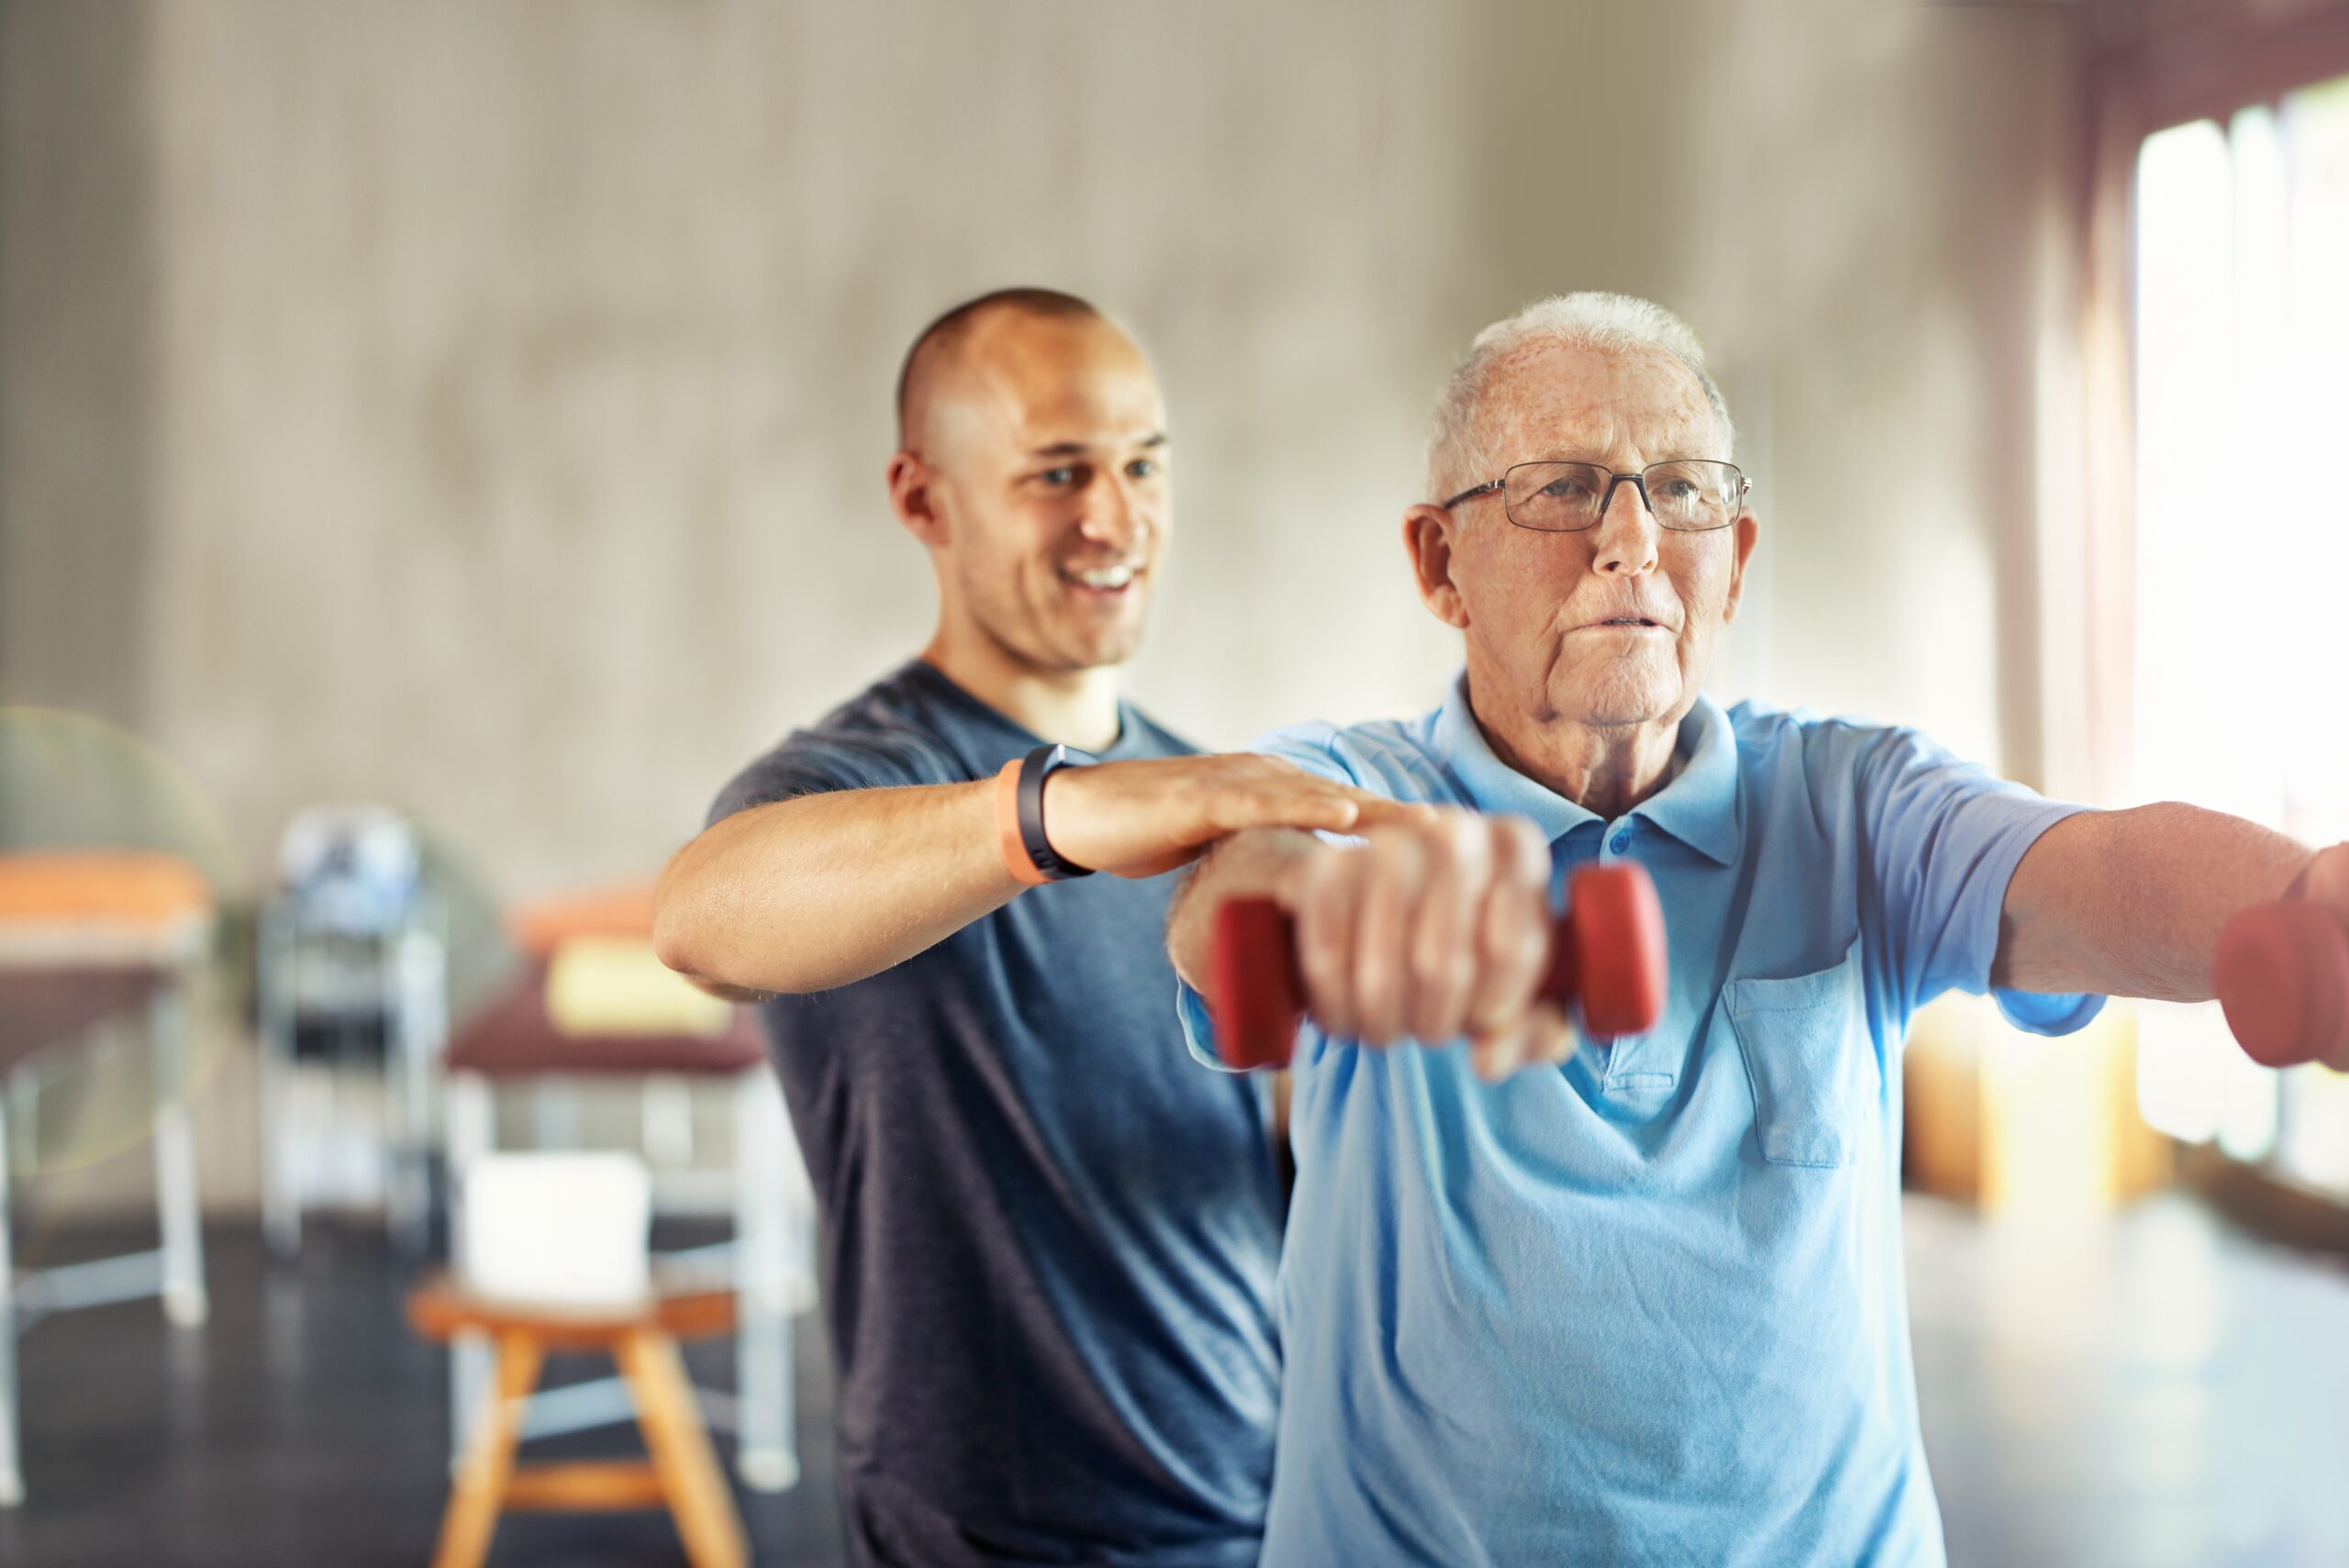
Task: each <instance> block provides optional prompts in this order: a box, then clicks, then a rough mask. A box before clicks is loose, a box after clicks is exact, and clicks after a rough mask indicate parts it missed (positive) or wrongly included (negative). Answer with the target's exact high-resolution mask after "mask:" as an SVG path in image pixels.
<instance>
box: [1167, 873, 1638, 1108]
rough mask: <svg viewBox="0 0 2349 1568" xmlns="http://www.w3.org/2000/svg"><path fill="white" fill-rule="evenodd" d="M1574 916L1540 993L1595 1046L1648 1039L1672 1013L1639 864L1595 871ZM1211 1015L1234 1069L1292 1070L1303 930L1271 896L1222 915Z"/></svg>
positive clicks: (1220, 1048) (1577, 892)
mask: <svg viewBox="0 0 2349 1568" xmlns="http://www.w3.org/2000/svg"><path fill="white" fill-rule="evenodd" d="M1568 896H1569V904H1570V906H1571V913H1569V914H1567V915H1565V916H1564V917H1561V918H1560V919H1559V921H1558V923H1557V926H1556V927H1555V929H1553V931H1552V932H1551V935H1550V970H1549V973H1547V974H1545V975H1543V976H1542V988H1541V992H1540V995H1542V997H1544V998H1546V999H1547V1000H1549V1001H1552V1002H1555V1003H1556V1004H1557V1005H1558V1006H1561V1007H1568V1006H1574V1005H1575V1004H1577V1003H1578V1004H1580V1007H1581V1014H1582V1016H1581V1018H1580V1019H1579V1020H1578V1021H1579V1022H1580V1023H1581V1026H1582V1032H1583V1033H1584V1034H1585V1035H1586V1036H1587V1037H1588V1038H1590V1039H1593V1040H1612V1039H1614V1038H1615V1037H1616V1036H1618V1035H1626V1034H1642V1033H1645V1032H1646V1031H1647V1030H1649V1029H1653V1028H1654V1027H1655V1021H1656V1019H1657V1018H1660V1017H1662V1016H1663V1013H1664V911H1663V909H1662V908H1661V907H1660V906H1658V905H1657V904H1656V898H1655V884H1653V883H1651V882H1650V881H1649V880H1648V873H1646V872H1644V871H1642V870H1641V869H1640V868H1639V867H1638V866H1636V865H1631V864H1620V865H1611V866H1591V867H1588V868H1586V869H1585V870H1583V871H1578V872H1576V873H1575V874H1574V876H1573V878H1572V880H1571V881H1570V882H1569V884H1568ZM1208 1012H1209V1014H1210V1015H1211V1016H1212V1017H1213V1018H1214V1020H1215V1039H1216V1054H1217V1056H1218V1057H1219V1059H1220V1060H1221V1061H1222V1062H1223V1064H1224V1065H1225V1066H1227V1067H1241V1068H1256V1067H1286V1066H1287V1065H1288V1056H1289V1051H1290V1049H1291V1048H1292V1047H1293V1046H1294V1045H1295V1044H1296V1042H1297V1021H1298V1020H1299V1019H1300V1018H1303V1017H1304V1015H1305V982H1304V979H1303V977H1302V976H1301V975H1300V974H1299V973H1297V929H1296V927H1295V926H1294V925H1292V924H1291V922H1290V920H1289V917H1288V912H1287V911H1286V910H1285V909H1283V908H1282V907H1281V906H1279V905H1277V904H1275V903H1274V902H1273V901H1272V900H1271V899H1269V898H1235V899H1232V900H1231V901H1230V903H1228V904H1226V905H1225V906H1223V907H1222V908H1220V909H1219V910H1217V911H1216V918H1215V931H1214V934H1213V938H1212V940H1211V942H1210V946H1209V951H1208Z"/></svg>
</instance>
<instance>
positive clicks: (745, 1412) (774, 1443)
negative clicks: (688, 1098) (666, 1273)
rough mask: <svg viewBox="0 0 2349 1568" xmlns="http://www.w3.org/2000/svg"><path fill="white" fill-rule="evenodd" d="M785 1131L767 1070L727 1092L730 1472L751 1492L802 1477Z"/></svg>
mask: <svg viewBox="0 0 2349 1568" xmlns="http://www.w3.org/2000/svg"><path fill="white" fill-rule="evenodd" d="M790 1150H791V1124H790V1123H789V1122H788V1121H786V1120H785V1118H784V1111H783V1090H782V1087H781V1085H780V1084H777V1083H776V1081H775V1077H774V1073H771V1072H769V1071H768V1070H767V1069H765V1068H764V1067H761V1068H759V1069H758V1070H757V1071H755V1072H751V1073H743V1074H742V1075H741V1076H740V1078H739V1079H737V1080H736V1081H735V1084H734V1289H735V1296H736V1301H737V1304H738V1306H737V1321H736V1324H735V1329H734V1345H735V1349H734V1444H735V1447H734V1468H735V1472H736V1473H738V1474H740V1476H741V1478H742V1485H745V1486H748V1487H750V1488H751V1490H752V1491H754V1492H781V1491H785V1490H787V1489H788V1488H789V1487H791V1486H792V1485H794V1484H796V1482H797V1481H798V1479H799V1453H798V1448H797V1443H796V1427H797V1425H798V1422H797V1419H796V1414H795V1412H794V1409H793V1389H792V1371H793V1368H792V1360H791V1357H792V1346H791V1327H792V1326H791V1307H792V1302H791V1292H792V1285H793V1279H792V1270H793V1268H794V1267H795V1265H796V1263H797V1262H798V1260H797V1259H796V1258H794V1257H793V1256H792V1255H791V1232H792V1225H791V1218H790V1214H789V1212H788V1207H787V1206H788V1204H789V1201H790V1196H789V1176H788V1173H787V1172H786V1170H785V1163H784V1162H785V1160H787V1159H788V1158H789V1157H790Z"/></svg>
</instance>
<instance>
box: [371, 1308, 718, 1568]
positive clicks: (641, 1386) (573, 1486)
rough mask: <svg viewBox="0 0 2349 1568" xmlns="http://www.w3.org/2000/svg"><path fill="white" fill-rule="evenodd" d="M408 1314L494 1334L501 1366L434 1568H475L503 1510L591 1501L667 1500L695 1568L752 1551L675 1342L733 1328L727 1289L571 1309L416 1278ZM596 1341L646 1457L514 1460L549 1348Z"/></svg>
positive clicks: (478, 1421) (425, 1326) (424, 1326)
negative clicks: (619, 1385)
mask: <svg viewBox="0 0 2349 1568" xmlns="http://www.w3.org/2000/svg"><path fill="white" fill-rule="evenodd" d="M408 1321H409V1322H410V1323H411V1324H413V1325H414V1326H415V1328H416V1330H417V1332H418V1333H420V1334H423V1335H425V1336H426V1337H427V1338H429V1339H433V1340H457V1339H460V1338H474V1339H486V1340H489V1341H491V1342H492V1343H494V1344H495V1347H496V1351H495V1379H494V1381H493V1383H492V1385H490V1386H489V1387H488V1388H486V1389H484V1394H483V1398H482V1404H481V1407H480V1409H479V1410H478V1411H477V1412H476V1414H475V1418H474V1420H473V1423H472V1424H473V1436H472V1439H471V1440H470V1442H469V1443H468V1445H467V1447H466V1449H465V1451H464V1454H463V1457H462V1460H461V1461H460V1462H459V1465H458V1468H457V1472H456V1478H455V1484H454V1485H453V1486H452V1487H451V1492H450V1496H449V1511H448V1513H447V1515H446V1516H445V1517H444V1518H443V1519H442V1521H441V1526H440V1551H438V1553H437V1554H436V1555H435V1556H434V1558H433V1563H434V1568H477V1565H478V1564H479V1563H481V1562H483V1561H484V1559H485V1558H486V1557H487V1556H488V1554H489V1543H490V1537H491V1535H492V1534H493V1533H494V1532H495V1530H496V1529H497V1518H498V1515H499V1514H500V1513H501V1512H503V1511H504V1510H506V1509H507V1508H531V1509H554V1510H563V1511H587V1510H600V1509H639V1508H657V1507H666V1508H667V1509H668V1510H669V1513H670V1515H671V1517H672V1518H674V1519H675V1520H676V1523H677V1533H678V1535H679V1536H681V1537H683V1538H684V1540H685V1555H686V1557H687V1558H688V1559H689V1560H690V1561H691V1562H693V1564H694V1568H740V1564H742V1563H744V1562H748V1561H749V1551H748V1548H747V1546H746V1544H745V1540H744V1537H743V1533H742V1521H741V1518H740V1515H738V1514H737V1513H736V1511H735V1508H734V1499H733V1497H732V1496H731V1495H729V1493H728V1491H727V1489H726V1480H725V1477H724V1475H723V1474H722V1473H720V1472H719V1470H718V1459H717V1456H716V1454H714V1453H713V1452H712V1451H711V1449H710V1443H709V1434H708V1432H707V1429H705V1428H704V1427H703V1425H702V1420H701V1415H700V1412H699V1411H698V1410H697V1409H696V1407H695V1403H694V1395H693V1390H692V1387H691V1385H689V1384H687V1382H686V1381H685V1366H684V1363H683V1362H682V1361H681V1360H680V1359H679V1357H678V1354H677V1341H678V1340H691V1339H697V1338H706V1337H709V1336H713V1335H718V1334H723V1333H726V1332H728V1331H729V1330H730V1329H733V1328H734V1327H735V1300H734V1296H733V1294H732V1293H731V1292H727V1291H710V1292H703V1293H700V1294H696V1295H690V1296H666V1297H659V1298H655V1299H653V1300H650V1301H647V1302H644V1303H642V1304H640V1305H639V1306H637V1307H618V1308H607V1309H605V1310H602V1311H596V1310H593V1309H582V1310H574V1311H570V1312H565V1311H562V1310H559V1309H554V1308H548V1307H528V1306H521V1305H515V1304H509V1303H501V1302H496V1301H491V1300H485V1299H482V1298H480V1297H477V1296H472V1295H470V1294H469V1293H468V1292H466V1291H465V1290H464V1289H462V1287H460V1286H459V1285H457V1284H453V1283H452V1282H451V1281H449V1280H447V1279H436V1280H433V1281H430V1282H428V1283H427V1284H424V1285H422V1286H420V1287H418V1288H417V1291H416V1292H415V1294H414V1295H412V1296H409V1298H408ZM549 1351H603V1352H606V1353H607V1354H609V1355H610V1356H611V1357H612V1359H613V1360H614V1362H617V1363H618V1366H619V1370H620V1376H621V1379H622V1381H623V1382H624V1384H625V1385H626V1387H627V1389H628V1392H629V1396H630V1400H631V1407H632V1412H633V1414H634V1416H635V1418H636V1422H637V1425H638V1427H639V1429H641V1430H642V1432H643V1434H644V1447H645V1451H646V1452H647V1454H648V1455H649V1456H650V1459H649V1462H626V1461H620V1462H613V1461H603V1460H597V1461H580V1462H572V1463H565V1464H537V1465H528V1466H517V1464H516V1463H515V1448H516V1446H517V1444H518V1442H519V1441H520V1440H521V1439H522V1437H523V1435H524V1434H523V1424H524V1416H525V1412H526V1410H527V1408H528V1405H529V1397H530V1395H531V1392H532V1391H533V1390H534V1389H536V1388H537V1386H538V1383H539V1374H540V1370H541V1368H542V1367H543V1365H544V1363H545V1358H546V1356H547V1353H548V1352H549Z"/></svg>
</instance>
